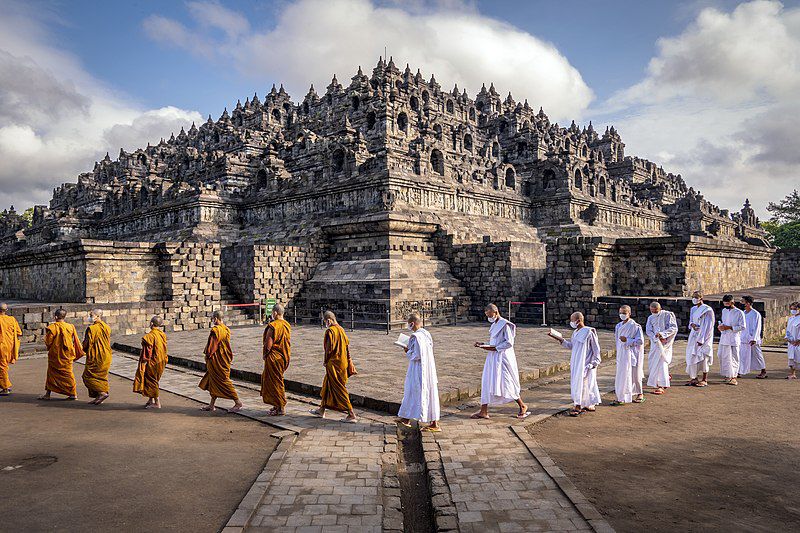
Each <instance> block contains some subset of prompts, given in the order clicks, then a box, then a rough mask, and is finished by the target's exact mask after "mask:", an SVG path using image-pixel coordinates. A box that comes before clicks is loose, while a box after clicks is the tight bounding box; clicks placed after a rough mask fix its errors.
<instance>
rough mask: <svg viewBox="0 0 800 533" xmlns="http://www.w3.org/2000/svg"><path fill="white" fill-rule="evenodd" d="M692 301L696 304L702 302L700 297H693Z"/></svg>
mask: <svg viewBox="0 0 800 533" xmlns="http://www.w3.org/2000/svg"><path fill="white" fill-rule="evenodd" d="M692 303H693V304H694V305H697V304H699V303H700V300H699V299H698V298H692Z"/></svg>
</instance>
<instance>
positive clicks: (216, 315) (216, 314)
mask: <svg viewBox="0 0 800 533" xmlns="http://www.w3.org/2000/svg"><path fill="white" fill-rule="evenodd" d="M223 318H224V315H223V314H222V311H214V312H213V313H211V320H219V321H220V322H222V319H223Z"/></svg>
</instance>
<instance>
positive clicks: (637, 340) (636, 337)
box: [625, 326, 644, 347]
mask: <svg viewBox="0 0 800 533" xmlns="http://www.w3.org/2000/svg"><path fill="white" fill-rule="evenodd" d="M643 344H644V339H642V326H637V327H636V331H635V332H634V333H633V337H628V341H627V342H626V343H625V346H628V347H633V346H641V345H643Z"/></svg>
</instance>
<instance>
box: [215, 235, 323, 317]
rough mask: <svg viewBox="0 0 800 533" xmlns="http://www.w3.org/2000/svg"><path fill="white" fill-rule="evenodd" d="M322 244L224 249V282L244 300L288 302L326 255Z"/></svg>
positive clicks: (236, 295) (252, 245) (248, 301)
mask: <svg viewBox="0 0 800 533" xmlns="http://www.w3.org/2000/svg"><path fill="white" fill-rule="evenodd" d="M324 253H325V252H324V249H322V247H321V246H319V245H314V244H306V245H299V246H290V245H285V244H266V243H256V244H241V245H234V246H230V247H227V248H225V249H224V250H223V252H222V259H223V261H222V275H223V281H224V283H225V285H226V286H228V287H229V288H230V289H231V291H232V296H234V297H235V298H237V299H239V300H240V301H241V302H243V303H250V302H254V301H258V300H260V299H262V298H275V299H276V300H277V301H278V302H280V303H283V304H287V303H289V302H290V301H292V300H293V299H294V298H295V297H296V296H297V295H298V293H299V292H300V290H301V289H302V288H303V285H304V284H305V282H306V281H307V280H308V279H310V278H311V276H312V275H313V273H314V270H315V268H316V267H317V265H318V264H319V263H320V261H321V260H322V259H323V258H324Z"/></svg>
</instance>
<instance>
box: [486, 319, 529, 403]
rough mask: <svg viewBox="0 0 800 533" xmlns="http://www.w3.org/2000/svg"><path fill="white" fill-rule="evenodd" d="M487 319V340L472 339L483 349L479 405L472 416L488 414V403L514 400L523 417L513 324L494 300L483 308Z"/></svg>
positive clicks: (514, 327)
mask: <svg viewBox="0 0 800 533" xmlns="http://www.w3.org/2000/svg"><path fill="white" fill-rule="evenodd" d="M484 314H485V315H486V320H488V321H489V323H490V324H491V327H490V328H489V343H488V344H483V343H480V342H476V343H475V347H476V348H481V349H482V350H486V351H487V352H488V353H487V354H486V363H485V364H484V365H483V377H482V378H481V409H480V411H478V412H477V413H474V414H473V415H472V418H489V406H490V405H503V404H506V403H510V402H516V403H517V406H519V412H518V413H517V418H527V417H528V415H529V414H530V413H529V412H528V406H527V405H525V404H524V403H523V401H522V398H520V386H519V370H518V369H517V356H516V354H515V353H514V336H515V334H516V330H517V327H516V326H515V325H514V324H512V323H511V322H509V321H508V320H506V319H505V318H503V317H501V316H500V311H499V310H498V309H497V306H496V305H494V304H489V305H487V306H486V308H485V310H484Z"/></svg>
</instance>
